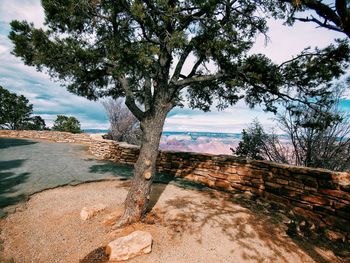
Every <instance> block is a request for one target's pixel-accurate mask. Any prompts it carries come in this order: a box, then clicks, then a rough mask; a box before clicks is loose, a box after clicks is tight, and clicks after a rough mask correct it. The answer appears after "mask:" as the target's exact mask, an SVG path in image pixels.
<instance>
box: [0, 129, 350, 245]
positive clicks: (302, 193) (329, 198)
mask: <svg viewBox="0 0 350 263" xmlns="http://www.w3.org/2000/svg"><path fill="white" fill-rule="evenodd" d="M0 137H18V138H39V139H48V140H54V141H57V142H74V143H84V144H89V145H90V146H89V149H90V152H91V153H92V154H93V155H95V156H96V157H97V158H99V159H104V160H111V161H114V162H118V163H122V164H130V165H132V164H134V163H135V161H136V159H137V156H138V154H139V148H138V147H137V146H133V145H128V144H126V143H119V142H115V141H111V140H105V139H102V138H101V137H100V136H94V135H91V136H90V135H87V134H69V133H60V132H51V131H39V132H35V131H1V130H0ZM157 169H158V171H159V172H164V173H170V174H173V175H175V176H179V177H183V178H186V179H188V180H191V181H196V182H199V183H202V184H205V185H207V186H209V187H213V188H219V189H223V190H226V191H236V190H239V191H248V192H250V193H252V194H255V195H259V196H262V197H265V198H266V199H267V200H269V201H273V202H276V203H279V204H283V205H285V206H287V207H288V208H290V209H292V211H293V212H295V213H296V214H298V215H302V216H304V217H306V218H308V219H311V220H313V221H315V222H318V223H319V224H320V225H322V226H326V227H329V228H330V229H334V230H336V231H341V232H343V233H345V238H346V239H347V240H350V173H338V172H333V171H328V170H323V169H313V168H306V167H296V166H289V165H282V164H277V163H272V162H267V161H248V160H244V159H240V158H236V157H233V156H229V155H211V154H199V153H188V152H170V151H160V154H159V156H158V160H157Z"/></svg>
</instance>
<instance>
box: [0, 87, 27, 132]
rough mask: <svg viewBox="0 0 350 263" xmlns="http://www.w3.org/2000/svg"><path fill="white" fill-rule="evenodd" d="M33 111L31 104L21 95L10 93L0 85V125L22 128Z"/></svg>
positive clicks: (16, 128)
mask: <svg viewBox="0 0 350 263" xmlns="http://www.w3.org/2000/svg"><path fill="white" fill-rule="evenodd" d="M32 112H33V105H32V104H29V100H28V99H27V98H26V97H24V96H23V95H19V96H18V95H17V94H16V93H11V92H9V91H8V90H6V89H4V88H3V87H1V86H0V127H1V128H2V129H4V128H5V129H10V130H19V129H23V127H24V126H25V124H26V123H27V122H28V120H29V119H30V115H31V114H32Z"/></svg>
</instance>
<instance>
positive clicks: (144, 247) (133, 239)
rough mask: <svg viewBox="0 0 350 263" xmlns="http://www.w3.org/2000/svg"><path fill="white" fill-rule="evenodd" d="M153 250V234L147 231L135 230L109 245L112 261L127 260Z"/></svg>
mask: <svg viewBox="0 0 350 263" xmlns="http://www.w3.org/2000/svg"><path fill="white" fill-rule="evenodd" d="M151 251H152V235H151V234H150V233H148V232H146V231H139V230H138V231H134V232H132V233H131V234H129V235H127V236H124V237H120V238H118V239H116V240H114V241H112V242H110V243H109V244H108V245H107V248H106V252H107V254H108V255H109V261H110V262H116V261H125V260H129V259H131V258H134V257H136V256H139V255H142V254H148V253H151Z"/></svg>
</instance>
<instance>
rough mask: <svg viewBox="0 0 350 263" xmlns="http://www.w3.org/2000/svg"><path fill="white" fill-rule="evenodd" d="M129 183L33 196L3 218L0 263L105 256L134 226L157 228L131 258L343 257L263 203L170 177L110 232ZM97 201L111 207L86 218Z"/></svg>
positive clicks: (268, 259)
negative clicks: (299, 233) (300, 235)
mask: <svg viewBox="0 0 350 263" xmlns="http://www.w3.org/2000/svg"><path fill="white" fill-rule="evenodd" d="M128 185H129V182H127V181H118V180H116V181H109V182H96V183H87V184H82V185H78V186H65V187H60V188H56V189H51V190H47V191H44V192H41V193H38V194H35V195H33V196H32V197H31V198H30V200H29V201H28V202H27V203H24V204H21V205H19V206H18V208H17V209H16V212H15V213H13V214H10V215H9V216H8V217H6V218H5V219H3V220H2V221H0V226H1V234H0V238H1V240H2V249H0V250H1V251H2V252H1V253H0V255H1V256H2V258H3V259H2V260H3V261H1V257H0V262H6V261H5V259H12V260H13V261H8V262H52V263H53V262H65V263H66V262H85V263H86V262H106V261H107V260H106V257H105V255H104V253H103V247H105V246H106V245H107V244H108V242H109V241H112V240H113V239H115V238H116V237H119V236H123V235H126V234H128V233H130V232H132V231H133V230H136V229H142V230H146V231H149V232H150V233H151V234H152V236H153V239H154V243H153V250H152V253H151V254H149V255H143V256H140V257H138V258H135V259H133V260H131V261H130V262H140V263H141V262H169V263H172V262H174V263H175V262H293V263H297V262H341V261H340V260H339V259H338V258H336V257H335V256H334V254H333V253H332V252H330V251H327V250H325V249H324V248H321V247H317V246H315V245H313V244H304V243H300V242H296V241H295V240H293V239H292V238H290V237H289V236H288V235H287V234H286V226H285V224H284V223H283V222H281V221H283V220H281V219H280V218H279V219H278V220H276V216H275V215H274V216H268V214H269V213H268V211H265V210H266V209H265V208H264V206H259V205H257V204H252V203H251V201H250V203H244V202H242V201H239V200H241V199H240V198H241V196H238V195H228V194H225V193H221V192H218V191H214V190H208V189H202V190H200V191H199V190H196V189H189V188H188V187H187V188H183V187H179V186H175V185H172V184H168V185H166V184H158V185H156V186H155V187H154V191H153V192H152V200H151V201H152V202H151V203H152V206H153V209H152V211H151V212H150V214H149V216H148V218H147V219H146V220H145V222H144V223H140V224H136V225H132V226H129V227H127V228H125V229H123V230H120V231H111V223H112V222H113V220H114V219H116V218H117V217H118V216H119V215H120V213H121V210H122V202H123V201H124V198H125V197H126V193H127V186H128ZM98 203H102V204H106V205H107V206H108V208H107V209H106V210H105V211H103V212H101V213H100V214H99V215H97V216H96V217H94V218H92V219H91V220H88V221H82V220H81V219H80V216H79V214H80V211H81V209H82V208H83V207H84V206H89V205H92V204H98ZM248 206H249V207H250V208H249V209H248V208H247V207H248ZM94 258H95V259H94ZM96 258H98V259H96Z"/></svg>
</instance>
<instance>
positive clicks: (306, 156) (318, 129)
mask: <svg viewBox="0 0 350 263" xmlns="http://www.w3.org/2000/svg"><path fill="white" fill-rule="evenodd" d="M337 105H338V103H335V104H333V105H330V106H329V107H328V109H324V113H325V114H324V115H323V114H318V113H316V112H314V111H313V110H311V109H306V108H304V107H303V106H301V105H298V106H297V107H299V108H300V114H293V113H292V112H291V111H290V109H287V110H286V111H285V113H284V114H280V115H278V117H277V121H278V123H279V124H280V127H281V129H282V130H283V131H284V132H285V133H286V134H288V136H289V138H290V141H291V144H292V148H293V153H294V154H293V155H292V156H289V163H291V164H295V165H302V166H308V167H317V168H325V169H330V170H336V171H347V170H349V169H350V125H349V116H348V115H345V114H344V113H342V112H340V111H339V110H338V106H337ZM327 114H328V115H329V116H331V115H333V116H338V118H335V119H333V120H332V121H328V119H327Z"/></svg>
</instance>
